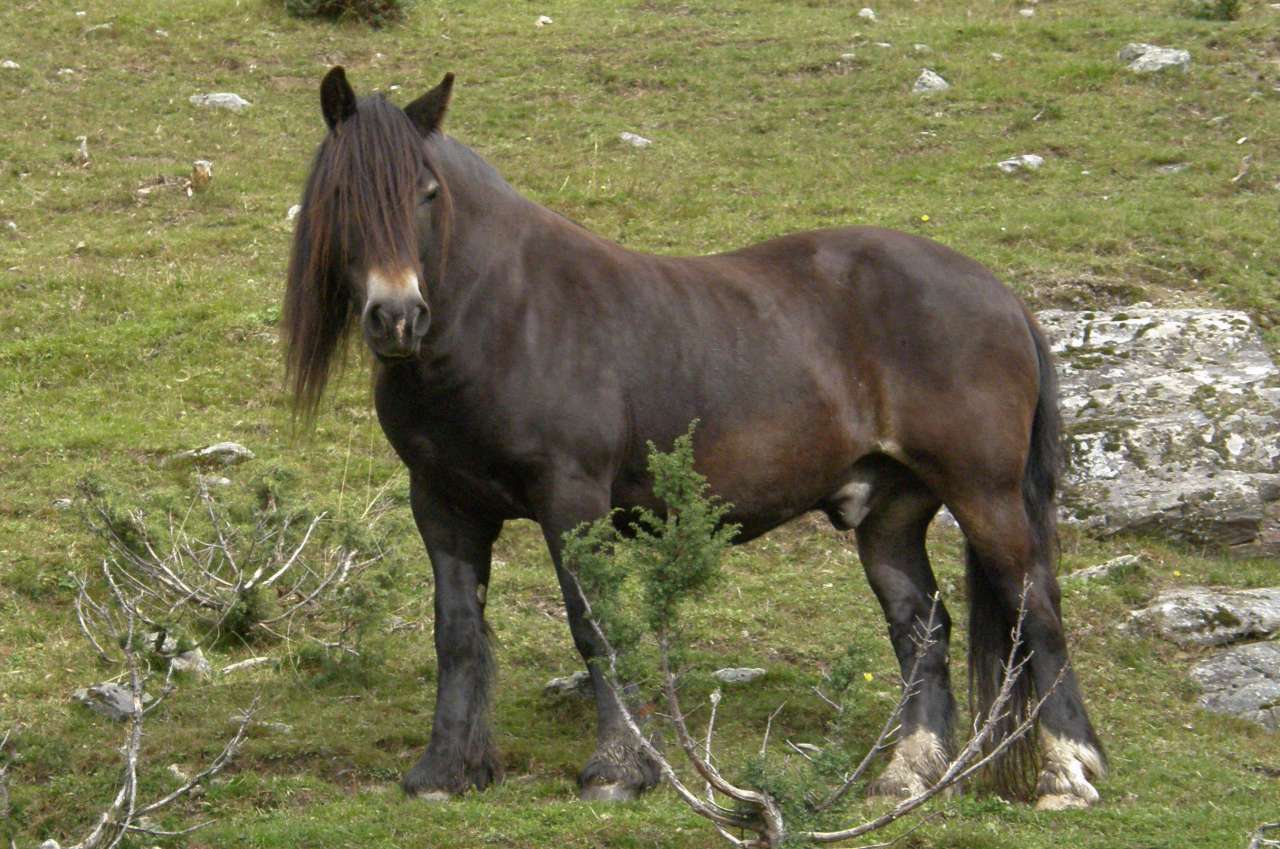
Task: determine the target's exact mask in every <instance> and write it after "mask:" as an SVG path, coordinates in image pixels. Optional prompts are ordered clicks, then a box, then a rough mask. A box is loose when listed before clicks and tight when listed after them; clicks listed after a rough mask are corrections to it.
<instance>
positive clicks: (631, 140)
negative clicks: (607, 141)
mask: <svg viewBox="0 0 1280 849" xmlns="http://www.w3.org/2000/svg"><path fill="white" fill-rule="evenodd" d="M618 138H619V139H621V140H622V141H624V142H626V143H627V144H629V145H631V146H632V147H648V146H649V145H651V144H653V139H647V138H645V137H644V136H640V135H636V134H635V133H619V134H618Z"/></svg>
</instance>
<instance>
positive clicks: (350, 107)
mask: <svg viewBox="0 0 1280 849" xmlns="http://www.w3.org/2000/svg"><path fill="white" fill-rule="evenodd" d="M320 111H321V112H323V113H324V122H325V123H326V124H328V125H329V129H331V130H332V129H334V128H336V127H337V126H338V125H339V124H341V123H342V122H343V121H345V120H347V119H348V118H350V117H351V116H352V115H354V114H356V93H355V91H353V90H352V88H351V83H349V82H347V72H346V71H344V70H342V66H341V65H335V66H334V67H333V68H331V69H330V71H329V73H327V74H325V75H324V80H323V81H322V82H321V83H320Z"/></svg>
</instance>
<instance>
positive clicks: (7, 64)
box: [0, 59, 22, 71]
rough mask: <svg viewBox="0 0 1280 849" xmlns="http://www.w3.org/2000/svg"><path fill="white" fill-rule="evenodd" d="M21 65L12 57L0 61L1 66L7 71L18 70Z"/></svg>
mask: <svg viewBox="0 0 1280 849" xmlns="http://www.w3.org/2000/svg"><path fill="white" fill-rule="evenodd" d="M21 67H22V66H21V65H19V64H18V63H17V62H15V61H13V60H12V59H5V60H4V61H3V62H0V68H4V69H5V70H6V71H16V70H18V69H19V68H21Z"/></svg>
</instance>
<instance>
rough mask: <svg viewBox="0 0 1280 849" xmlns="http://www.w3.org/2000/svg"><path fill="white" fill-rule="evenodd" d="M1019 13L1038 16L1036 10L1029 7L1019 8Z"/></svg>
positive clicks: (1025, 16) (1032, 16)
mask: <svg viewBox="0 0 1280 849" xmlns="http://www.w3.org/2000/svg"><path fill="white" fill-rule="evenodd" d="M1018 14H1019V15H1022V17H1024V18H1034V17H1035V16H1036V10H1035V9H1032V8H1030V7H1028V8H1026V9H1019V10H1018Z"/></svg>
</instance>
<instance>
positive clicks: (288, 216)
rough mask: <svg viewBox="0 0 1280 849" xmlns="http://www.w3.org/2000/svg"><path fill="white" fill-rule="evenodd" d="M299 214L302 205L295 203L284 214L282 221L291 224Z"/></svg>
mask: <svg viewBox="0 0 1280 849" xmlns="http://www.w3.org/2000/svg"><path fill="white" fill-rule="evenodd" d="M299 212H302V204H300V203H295V204H294V205H293V206H291V207H289V211H288V212H286V213H285V214H284V220H285V221H289V222H292V221H293V220H294V219H295V218H297V217H298V213H299Z"/></svg>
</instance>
